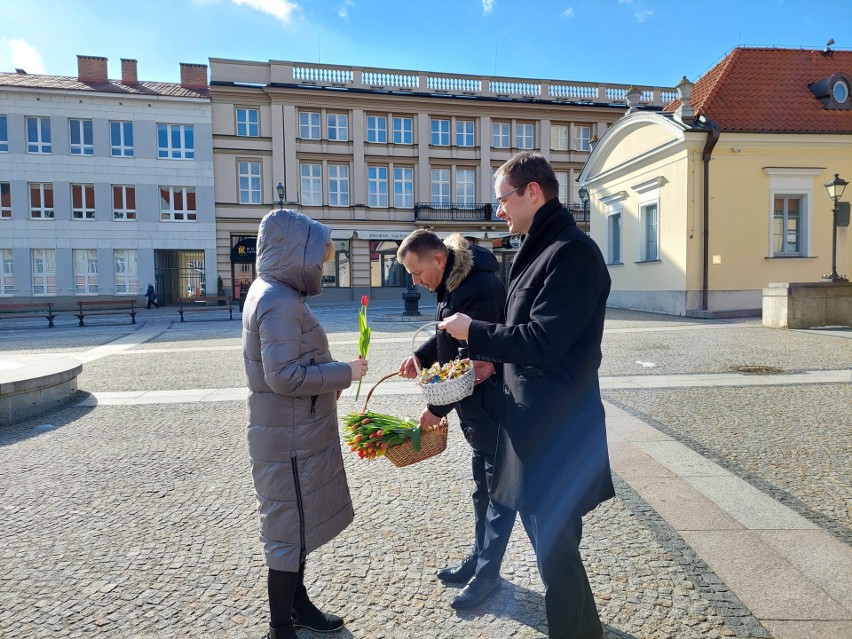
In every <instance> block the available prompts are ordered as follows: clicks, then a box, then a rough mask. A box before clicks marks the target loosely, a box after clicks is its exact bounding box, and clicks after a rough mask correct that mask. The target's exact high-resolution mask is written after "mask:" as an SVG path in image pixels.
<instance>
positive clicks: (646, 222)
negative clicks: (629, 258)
mask: <svg viewBox="0 0 852 639" xmlns="http://www.w3.org/2000/svg"><path fill="white" fill-rule="evenodd" d="M639 221H640V224H641V225H642V231H641V232H642V236H641V241H642V246H641V248H640V260H641V261H643V262H650V261H653V260H658V259H660V255H659V245H660V220H659V210H658V206H657V203H656V202H653V203H651V204H645V205H644V206H642V207H640V208H639Z"/></svg>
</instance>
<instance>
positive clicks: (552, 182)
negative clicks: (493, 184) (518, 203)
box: [494, 151, 559, 200]
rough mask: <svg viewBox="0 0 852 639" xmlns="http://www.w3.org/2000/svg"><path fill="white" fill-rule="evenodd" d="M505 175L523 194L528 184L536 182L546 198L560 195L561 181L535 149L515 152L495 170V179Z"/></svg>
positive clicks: (550, 198)
mask: <svg viewBox="0 0 852 639" xmlns="http://www.w3.org/2000/svg"><path fill="white" fill-rule="evenodd" d="M501 177H504V178H505V179H506V180H507V181H508V182H509V184H511V185H512V186H515V187H522V188H519V189H518V193H520V194H523V192H524V190H525V189H526V186H527V184H529V183H530V182H535V183H536V184H538V185H539V186H540V187H541V192H542V193H543V194H544V198H545V199H546V200H552V199H553V198H555V197H559V181H558V180H557V179H556V173H554V172H553V167H552V166H550V162H548V161H547V160H546V159H545V157H544V156H543V155H542V154H541V153H536V152H535V151H520V152H518V153H515V155H513V156H512V157H511V158H510V159H509V160H508V161H507V162H505V163H504V164H503V165H502V166H501V167H500V168H498V169H497V170H496V171H495V172H494V179H495V180H496V179H499V178H501Z"/></svg>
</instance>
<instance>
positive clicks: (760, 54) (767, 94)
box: [664, 48, 852, 133]
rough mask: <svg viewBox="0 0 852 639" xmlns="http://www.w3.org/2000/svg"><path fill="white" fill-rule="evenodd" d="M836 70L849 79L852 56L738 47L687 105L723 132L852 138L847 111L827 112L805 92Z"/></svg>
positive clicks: (851, 113) (672, 107)
mask: <svg viewBox="0 0 852 639" xmlns="http://www.w3.org/2000/svg"><path fill="white" fill-rule="evenodd" d="M838 71H844V72H846V73H849V74H852V51H834V52H833V54H832V55H830V56H824V55H822V52H821V51H818V50H808V49H769V48H737V49H734V50H733V51H732V52H731V53H729V54H728V55H727V56H726V57H725V58H724V59H723V60H722V61H721V62H719V64H717V65H716V66H715V67H713V68H712V69H710V71H708V72H707V73H706V74H705V75H704V76H702V77H701V79H699V80H698V82H696V83H695V86H694V87H693V88H692V97H691V99H690V102H691V103H692V106H693V107H694V108H695V113H696V115H703V116H704V117H705V118H707V119H708V120H711V121H712V122H714V123H715V124H716V125H718V126H719V127H720V128H721V130H722V131H738V132H755V133H852V109H847V110H842V109H826V108H825V107H824V106H823V103H822V102H820V101H819V100H818V99H817V98H816V97H815V96H814V94H813V93H812V92H811V90H810V89H809V88H808V86H809V85H811V84H814V83H815V82H819V81H820V80H824V79H825V78H827V77H829V76H831V75H833V74H834V73H837V72H838ZM679 104H680V101H678V100H676V101H674V102H672V103H671V104H669V105H667V106H666V107H665V109H664V110H665V111H674V110H675V109H676V108H677V107H678V106H679Z"/></svg>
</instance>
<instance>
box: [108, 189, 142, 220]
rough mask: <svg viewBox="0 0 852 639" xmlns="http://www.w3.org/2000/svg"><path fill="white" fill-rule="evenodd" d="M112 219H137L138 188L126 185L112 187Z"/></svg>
mask: <svg viewBox="0 0 852 639" xmlns="http://www.w3.org/2000/svg"><path fill="white" fill-rule="evenodd" d="M112 219H113V220H135V219H136V187H135V186H127V185H125V184H113V185H112Z"/></svg>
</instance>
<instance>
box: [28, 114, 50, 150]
mask: <svg viewBox="0 0 852 639" xmlns="http://www.w3.org/2000/svg"><path fill="white" fill-rule="evenodd" d="M52 149H53V147H52V146H51V144H50V118H39V117H28V118H27V153H52V152H53V150H52Z"/></svg>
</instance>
